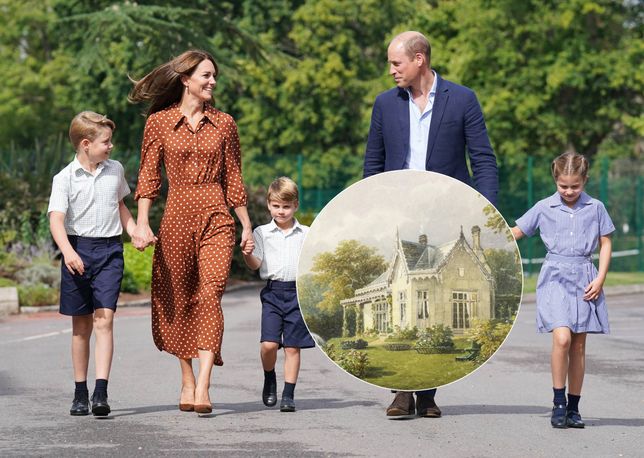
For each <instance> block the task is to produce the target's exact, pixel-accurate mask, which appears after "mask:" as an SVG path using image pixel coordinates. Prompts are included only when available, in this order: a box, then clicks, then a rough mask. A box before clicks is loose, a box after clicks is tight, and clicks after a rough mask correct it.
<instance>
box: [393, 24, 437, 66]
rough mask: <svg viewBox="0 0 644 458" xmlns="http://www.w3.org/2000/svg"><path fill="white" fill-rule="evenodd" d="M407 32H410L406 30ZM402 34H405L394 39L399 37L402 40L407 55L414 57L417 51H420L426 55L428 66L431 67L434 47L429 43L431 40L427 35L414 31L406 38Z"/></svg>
mask: <svg viewBox="0 0 644 458" xmlns="http://www.w3.org/2000/svg"><path fill="white" fill-rule="evenodd" d="M407 33H409V32H404V34H407ZM401 35H403V34H400V35H398V36H397V37H396V38H394V40H395V39H399V40H400V41H402V44H403V48H404V49H405V54H407V57H409V58H410V59H413V58H414V56H415V55H416V54H417V53H420V54H422V55H424V56H425V59H426V60H427V66H428V67H429V65H430V63H431V60H432V47H431V45H430V44H429V40H428V39H427V38H425V35H423V34H422V33H420V32H412V34H410V36H409V37H406V38H402V37H401Z"/></svg>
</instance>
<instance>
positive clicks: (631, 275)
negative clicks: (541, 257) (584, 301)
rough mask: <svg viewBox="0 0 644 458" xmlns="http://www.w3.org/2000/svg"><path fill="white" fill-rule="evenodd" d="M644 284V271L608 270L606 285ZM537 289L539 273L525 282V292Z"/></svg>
mask: <svg viewBox="0 0 644 458" xmlns="http://www.w3.org/2000/svg"><path fill="white" fill-rule="evenodd" d="M641 284H644V272H611V271H610V270H609V271H608V276H607V277H606V283H604V286H617V285H641ZM536 289H537V274H535V275H533V276H532V277H526V278H525V280H524V283H523V292H524V293H534V292H535V291H536Z"/></svg>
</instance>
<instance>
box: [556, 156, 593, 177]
mask: <svg viewBox="0 0 644 458" xmlns="http://www.w3.org/2000/svg"><path fill="white" fill-rule="evenodd" d="M550 171H551V172H552V177H553V178H554V179H555V180H556V179H557V178H559V177H560V176H561V175H579V176H580V177H582V178H583V179H584V180H585V179H586V178H587V177H588V159H586V157H584V156H583V155H581V154H579V153H574V152H567V153H563V154H562V155H560V156H558V157H557V158H556V159H555V160H554V161H552V164H551V165H550Z"/></svg>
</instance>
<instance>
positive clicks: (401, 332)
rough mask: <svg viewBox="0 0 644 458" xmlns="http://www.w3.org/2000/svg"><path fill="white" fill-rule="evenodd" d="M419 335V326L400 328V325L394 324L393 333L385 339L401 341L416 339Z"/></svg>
mask: <svg viewBox="0 0 644 458" xmlns="http://www.w3.org/2000/svg"><path fill="white" fill-rule="evenodd" d="M417 337H418V328H417V327H416V326H414V327H413V328H404V329H400V327H399V326H394V332H393V334H391V335H389V336H387V338H386V339H385V340H387V341H392V340H393V341H399V340H414V339H416V338H417Z"/></svg>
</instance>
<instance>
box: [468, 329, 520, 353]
mask: <svg viewBox="0 0 644 458" xmlns="http://www.w3.org/2000/svg"><path fill="white" fill-rule="evenodd" d="M510 329H512V323H505V322H499V321H496V320H485V321H484V320H474V322H473V327H472V329H471V330H470V336H471V337H472V340H473V341H474V342H476V343H477V344H478V345H480V347H481V349H480V352H479V355H478V357H477V361H479V362H483V361H485V360H487V359H488V358H489V357H490V356H492V355H493V354H494V352H495V351H496V350H497V349H498V348H499V346H500V345H501V344H502V343H503V340H504V339H505V338H506V336H507V335H508V333H509V332H510Z"/></svg>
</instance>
